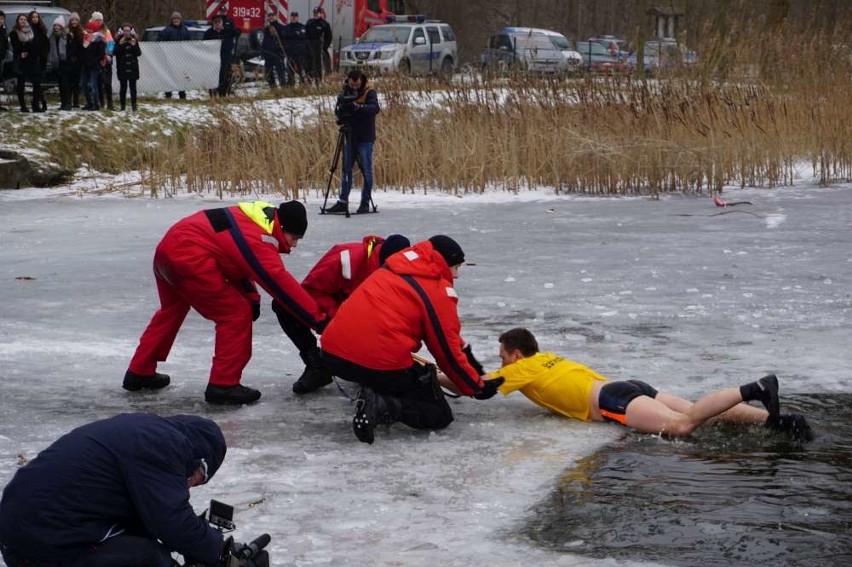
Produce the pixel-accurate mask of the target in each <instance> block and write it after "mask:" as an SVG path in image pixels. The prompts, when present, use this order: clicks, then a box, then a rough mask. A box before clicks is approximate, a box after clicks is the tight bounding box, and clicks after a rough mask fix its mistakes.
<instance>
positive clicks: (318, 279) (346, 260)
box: [272, 234, 411, 394]
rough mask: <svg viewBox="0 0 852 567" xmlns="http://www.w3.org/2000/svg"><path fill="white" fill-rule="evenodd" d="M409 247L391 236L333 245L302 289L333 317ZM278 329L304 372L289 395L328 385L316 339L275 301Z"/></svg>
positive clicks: (395, 235)
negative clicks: (393, 256) (395, 255)
mask: <svg viewBox="0 0 852 567" xmlns="http://www.w3.org/2000/svg"><path fill="white" fill-rule="evenodd" d="M410 245H411V242H409V240H408V238H406V237H405V236H402V235H401V234H392V235H390V236H388V238H387V240H385V239H384V238H382V237H381V236H374V235H370V236H365V237H364V238H363V239H361V241H360V242H343V243H341V244H335V245H334V246H332V247H331V248H330V249H329V250H328V252H326V253H325V254H323V256H322V258H320V259H319V261H318V262H317V263H316V264H314V267H313V268H311V271H310V272H308V275H307V276H305V279H303V280H302V287H303V288H305V291H307V292H308V293H309V294H310V295H311V297H313V298H314V300H315V301H316V302H317V305H319V308H320V309H321V310H322V311H324V312H325V313H326V315H328V317H329V318H332V317H334V314H335V313H337V309H338V308H339V307H340V305H341V304H342V303H343V301H344V300H345V299H346V298H347V297H349V296H350V295H352V292H353V291H355V288H357V287H358V286H359V285H361V282H363V281H364V280H365V279H367V276H369V275H370V274H372V273H373V272H375V271H376V270H377V269H379V267H380V266H381V265H382V264H384V263H385V260H386V259H387V258H388V257H389V256H390V255H391V254H393V253H395V252H399V251H400V250H402V249H403V248H408V247H409V246H410ZM272 310H273V311H274V312H275V314H276V315H277V316H278V322H279V323H280V324H281V329H283V331H284V332H285V333H286V334H287V336H288V337H289V338H290V340H291V341H293V344H294V345H296V348H298V349H299V356H300V357H301V358H302V361H304V363H305V370H304V372H302V375H301V376H300V377H299V379H298V380H296V382H294V383H293V392H295V393H296V394H307V393H309V392H313V391H315V390H318V389H320V388H322V387H323V386H325V385H326V384H330V383H331V373H330V372H329V371H328V368H326V366H325V364H324V363H323V361H322V357H321V356H320V350H319V347H318V346H317V338H316V337H315V336H314V334H313V333H312V332H311V329H310V327H307V326H305V325H304V323H302V322H300V321H299V320H298V319H297V318H296V317H294V316H293V315H292V313H291V312H289V311H287V310H286V309H285V308H284V307H282V306H281V305H279V304H278V302H276V301H274V300H273V302H272Z"/></svg>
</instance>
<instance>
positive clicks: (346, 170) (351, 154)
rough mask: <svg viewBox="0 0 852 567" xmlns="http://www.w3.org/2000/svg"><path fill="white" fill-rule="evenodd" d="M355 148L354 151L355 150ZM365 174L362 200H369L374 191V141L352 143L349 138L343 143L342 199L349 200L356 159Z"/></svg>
mask: <svg viewBox="0 0 852 567" xmlns="http://www.w3.org/2000/svg"><path fill="white" fill-rule="evenodd" d="M353 147H354V148H353ZM353 149H354V151H353ZM356 160H357V161H358V169H360V170H361V175H363V176H364V190H363V191H361V202H362V203H364V202H369V201H370V194H371V193H372V191H373V142H356V143H352V142H349V141H348V140H347V142H346V143H345V144H344V145H343V173H342V174H341V175H342V181H343V184H342V187H341V189H340V201H342V202H344V203H348V202H349V191H350V190H351V189H352V169H353V168H354V167H355V161H356Z"/></svg>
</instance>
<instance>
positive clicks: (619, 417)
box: [599, 409, 627, 425]
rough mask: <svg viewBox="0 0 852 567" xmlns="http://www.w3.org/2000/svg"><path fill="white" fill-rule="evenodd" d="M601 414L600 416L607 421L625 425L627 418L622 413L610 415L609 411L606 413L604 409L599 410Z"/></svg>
mask: <svg viewBox="0 0 852 567" xmlns="http://www.w3.org/2000/svg"><path fill="white" fill-rule="evenodd" d="M599 411H600V412H601V416H602V417H605V418H607V419H611V420H613V421H617V422H618V423H620V424H621V425H627V416H626V415H624V414H623V413H612V412H611V411H606V410H604V409H602V410H599Z"/></svg>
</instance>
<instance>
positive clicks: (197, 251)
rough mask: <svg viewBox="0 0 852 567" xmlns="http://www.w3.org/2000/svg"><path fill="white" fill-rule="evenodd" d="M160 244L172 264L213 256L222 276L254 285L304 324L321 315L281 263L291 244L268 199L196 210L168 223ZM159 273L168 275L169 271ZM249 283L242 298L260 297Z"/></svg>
mask: <svg viewBox="0 0 852 567" xmlns="http://www.w3.org/2000/svg"><path fill="white" fill-rule="evenodd" d="M269 215H272V216H271V220H270V216H269ZM259 217H260V218H259ZM161 245H163V246H166V245H167V246H168V247H169V249H170V254H171V257H172V258H173V261H176V262H184V263H186V264H188V265H192V264H193V263H196V262H197V261H198V258H204V257H210V258H213V259H214V260H215V261H216V264H217V265H218V266H219V269H220V270H221V272H222V276H223V277H224V278H225V279H226V280H228V281H230V282H245V281H247V282H254V283H256V284H259V285H260V286H261V287H262V288H263V289H265V290H266V291H267V293H269V295H271V296H272V298H273V299H274V300H275V301H277V302H278V303H279V304H280V305H282V306H284V307H285V308H286V309H287V311H289V312H290V313H291V314H293V315H294V316H295V317H296V318H297V319H298V320H299V321H301V322H302V324H303V325H305V326H307V327H311V328H314V329H315V328H317V327H318V325H319V322H320V321H324V320H325V319H326V316H325V314H324V313H323V312H322V311H320V308H319V307H318V306H317V303H316V301H314V300H313V298H312V297H311V296H310V295H308V292H306V291H305V290H304V288H303V287H302V286H301V285H300V284H299V282H298V281H297V280H296V278H294V277H293V276H292V275H291V274H290V272H288V271H287V269H286V268H285V267H284V263H283V262H282V261H281V256H280V254H289V253H290V246H289V244H287V240H286V237H285V236H284V231H283V230H282V229H281V224H280V222H279V220H278V214H277V212H276V209H275V208H274V207H273V206H272V205H270V204H269V203H264V202H262V201H255V202H252V203H241V204H239V205H235V206H232V207H227V208H222V209H209V210H206V211H199V212H197V213H195V214H193V215H190V216H188V217H186V218H184V219H183V220H180V221H178V222H177V223H176V224H175V225H174V226H172V227H171V228H170V229H169V230H168V232H167V233H166V235H165V236H164V237H163V240H162V242H161ZM164 276H166V278H165V279H166V280H168V279H169V278H168V274H164ZM250 287H251V288H252V289H251V290H249V291H248V293H247V297H246V298H247V299H248V300H249V301H259V300H260V296H259V295H258V293H257V290H256V289H255V288H254V285H253V284H250Z"/></svg>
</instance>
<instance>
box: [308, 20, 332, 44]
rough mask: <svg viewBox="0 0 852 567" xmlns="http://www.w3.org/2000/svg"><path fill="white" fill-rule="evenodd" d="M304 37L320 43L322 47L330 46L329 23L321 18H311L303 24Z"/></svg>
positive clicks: (311, 41)
mask: <svg viewBox="0 0 852 567" xmlns="http://www.w3.org/2000/svg"><path fill="white" fill-rule="evenodd" d="M305 37H307V38H308V41H309V42H310V43H320V44H322V48H323V49H328V48H329V47H331V25H329V23H328V22H327V21H325V20H324V19H323V18H311V19H310V20H308V21H307V23H306V24H305Z"/></svg>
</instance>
